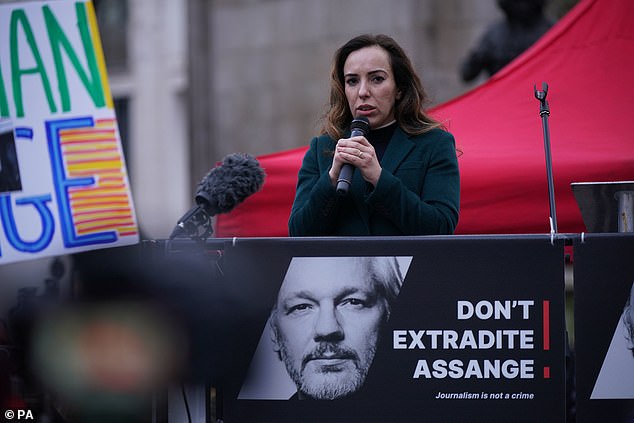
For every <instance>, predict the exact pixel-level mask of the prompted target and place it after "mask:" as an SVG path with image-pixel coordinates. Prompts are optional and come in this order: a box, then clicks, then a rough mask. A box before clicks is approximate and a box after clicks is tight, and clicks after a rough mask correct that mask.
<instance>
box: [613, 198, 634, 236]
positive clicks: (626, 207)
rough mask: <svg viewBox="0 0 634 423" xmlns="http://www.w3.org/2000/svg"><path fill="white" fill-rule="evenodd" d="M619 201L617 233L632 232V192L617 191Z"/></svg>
mask: <svg viewBox="0 0 634 423" xmlns="http://www.w3.org/2000/svg"><path fill="white" fill-rule="evenodd" d="M614 197H615V198H616V199H617V200H618V201H619V219H618V221H619V223H618V228H619V232H634V191H617V192H616V194H614Z"/></svg>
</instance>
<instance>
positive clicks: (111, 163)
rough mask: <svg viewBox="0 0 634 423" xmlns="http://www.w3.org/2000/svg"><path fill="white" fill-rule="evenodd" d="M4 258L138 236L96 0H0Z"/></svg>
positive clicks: (0, 229)
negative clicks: (10, 0) (3, 0)
mask: <svg viewBox="0 0 634 423" xmlns="http://www.w3.org/2000/svg"><path fill="white" fill-rule="evenodd" d="M0 219H1V222H2V224H1V225H0V265H1V264H4V263H10V262H15V261H21V260H27V259H31V258H40V257H45V256H52V255H61V254H70V253H76V252H80V251H86V250H91V249H97V248H107V247H113V246H120V245H130V244H135V243H138V241H139V230H138V225H137V221H136V216H135V212H134V205H133V203H132V195H131V192H130V185H129V181H128V175H127V172H126V166H125V160H124V156H123V150H122V146H121V139H120V136H119V129H118V126H117V119H116V116H115V112H114V107H113V102H112V96H111V94H110V88H109V86H108V80H107V74H106V66H105V61H104V56H103V51H102V47H101V41H100V38H99V32H98V28H97V22H96V18H95V12H94V8H93V5H92V3H91V2H90V1H40V2H22V3H13V4H4V5H0Z"/></svg>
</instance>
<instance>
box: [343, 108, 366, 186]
mask: <svg viewBox="0 0 634 423" xmlns="http://www.w3.org/2000/svg"><path fill="white" fill-rule="evenodd" d="M368 132H370V121H369V120H368V118H366V117H363V116H357V117H356V118H354V119H352V123H350V137H359V136H366V135H367V134H368ZM353 173H354V166H352V165H351V164H349V163H345V164H344V165H343V166H341V171H340V172H339V177H338V178H337V194H339V195H346V194H347V193H348V189H349V188H350V184H351V183H352V174H353Z"/></svg>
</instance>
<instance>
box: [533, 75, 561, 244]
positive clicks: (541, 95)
mask: <svg viewBox="0 0 634 423" xmlns="http://www.w3.org/2000/svg"><path fill="white" fill-rule="evenodd" d="M533 89H534V91H535V98H536V99H537V100H539V102H540V106H539V116H541V118H542V126H543V128H544V151H545V154H546V174H547V177H548V198H549V202H550V234H551V237H552V235H554V234H556V233H557V211H556V209H555V185H554V183H553V164H552V159H551V156H550V133H549V129H548V116H550V107H549V106H548V102H547V101H546V95H548V84H547V83H545V82H542V91H538V90H537V86H536V85H534V86H533Z"/></svg>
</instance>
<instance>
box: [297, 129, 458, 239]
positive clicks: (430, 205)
mask: <svg viewBox="0 0 634 423" xmlns="http://www.w3.org/2000/svg"><path fill="white" fill-rule="evenodd" d="M335 144H336V141H334V140H333V139H332V138H330V137H328V136H326V135H322V136H320V137H315V138H313V139H312V140H311V142H310V148H309V149H308V151H307V152H306V155H305V156H304V160H303V162H302V167H301V169H300V170H299V175H298V181H297V191H296V193H295V201H294V202H293V209H292V210H291V216H290V219H289V221H288V229H289V234H290V235H291V236H363V235H377V236H393V235H446V234H452V233H453V231H454V230H455V228H456V225H457V223H458V212H459V209H460V175H459V172H458V161H457V158H456V149H455V141H454V138H453V136H452V135H451V134H450V133H448V132H446V131H443V130H441V129H434V130H432V131H429V132H427V133H425V134H423V135H415V136H408V135H407V134H405V133H404V132H403V131H402V130H401V129H400V128H396V130H395V131H394V135H393V136H392V139H391V140H390V142H389V144H388V147H387V150H386V151H385V154H384V156H383V159H382V160H381V167H382V168H383V170H382V172H381V177H380V178H379V181H378V183H377V185H376V187H374V189H372V186H371V185H370V184H368V183H367V182H366V181H364V180H363V178H362V177H361V172H359V171H355V172H354V176H353V179H352V184H351V186H350V190H349V192H348V195H347V196H345V197H341V196H339V195H337V192H336V190H335V188H334V187H333V185H332V183H331V182H330V178H329V176H328V171H329V170H330V167H331V165H332V158H333V152H334V149H335Z"/></svg>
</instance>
